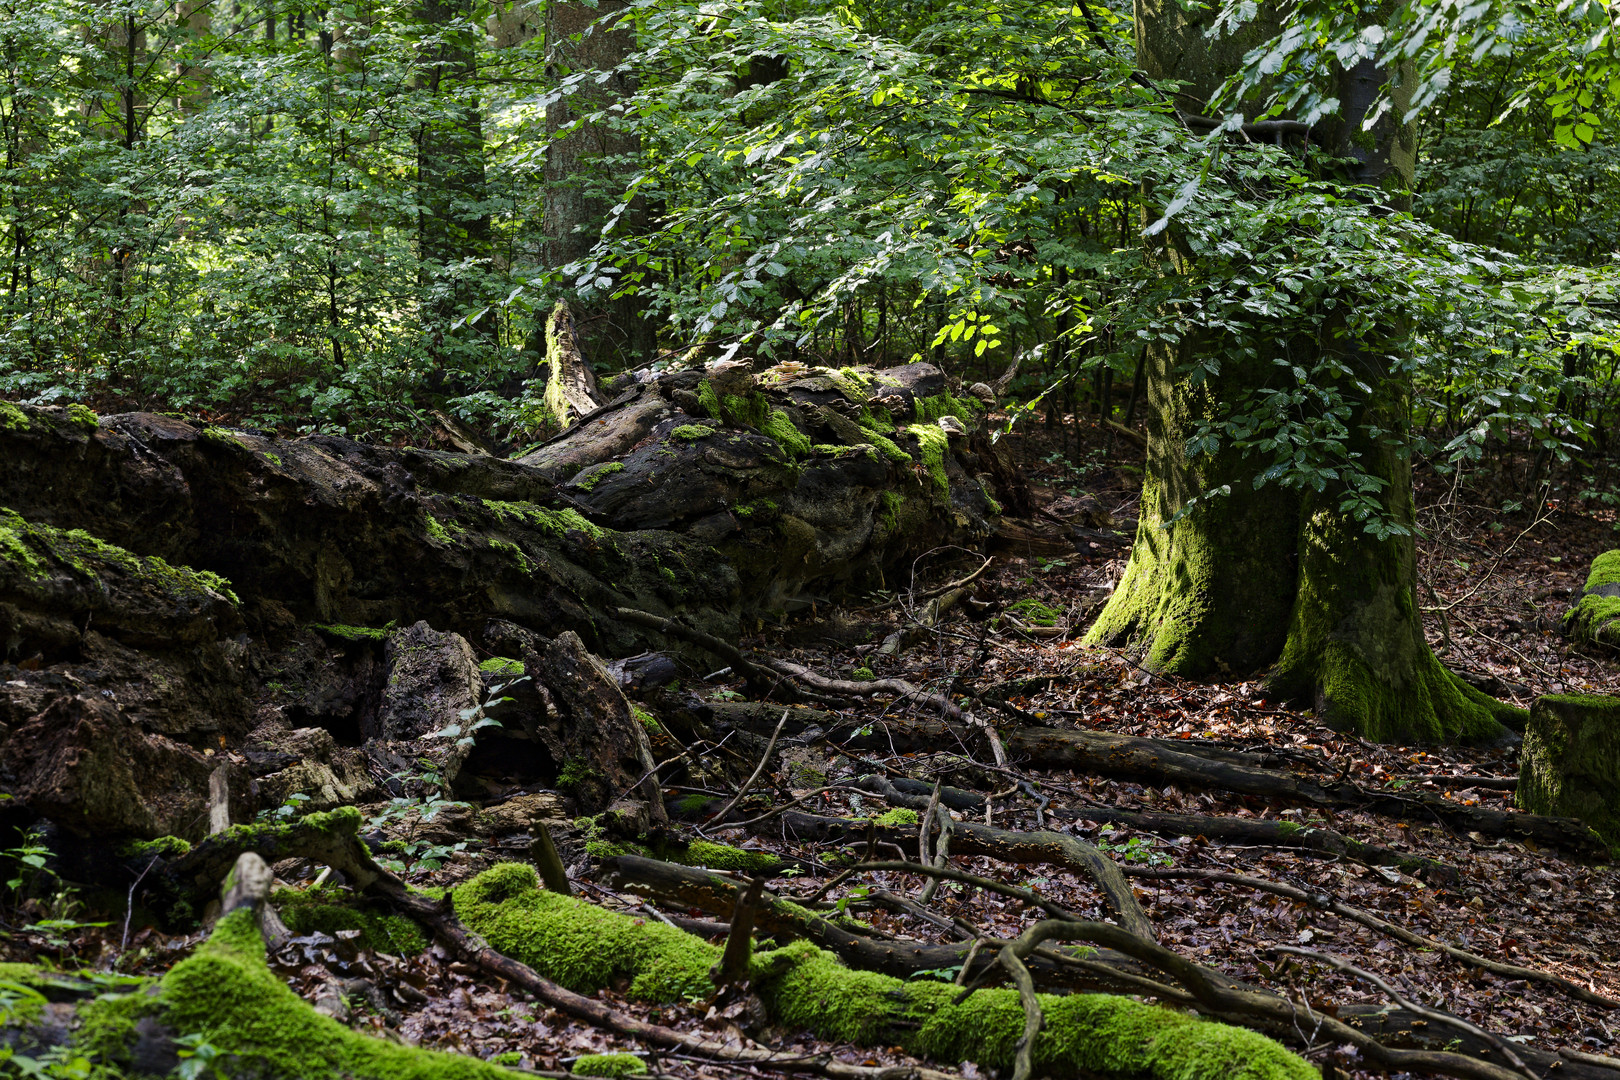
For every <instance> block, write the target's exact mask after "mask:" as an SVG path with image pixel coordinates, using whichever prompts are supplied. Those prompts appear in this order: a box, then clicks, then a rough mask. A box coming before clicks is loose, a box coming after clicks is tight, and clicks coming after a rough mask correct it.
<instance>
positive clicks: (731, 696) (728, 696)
mask: <svg viewBox="0 0 1620 1080" xmlns="http://www.w3.org/2000/svg"><path fill="white" fill-rule="evenodd" d="M709 696H710V697H712V698H713V699H714V700H716V701H741V700H742V695H741V694H739V693H737V691H735V690H716V691H715V692H714V693H712V694H710V695H709Z"/></svg>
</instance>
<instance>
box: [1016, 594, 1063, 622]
mask: <svg viewBox="0 0 1620 1080" xmlns="http://www.w3.org/2000/svg"><path fill="white" fill-rule="evenodd" d="M1007 610H1008V611H1011V612H1012V613H1013V614H1015V615H1017V616H1018V617H1019V618H1021V619H1023V620H1024V621H1025V622H1027V623H1033V624H1034V625H1036V626H1056V625H1057V624H1058V620H1059V619H1061V618H1063V610H1062V609H1061V608H1055V607H1052V606H1051V605H1050V604H1043V603H1041V602H1040V601H1039V600H1037V599H1035V598H1034V597H1025V598H1024V599H1022V600H1019V601H1017V602H1015V603H1012V604H1009V605H1007Z"/></svg>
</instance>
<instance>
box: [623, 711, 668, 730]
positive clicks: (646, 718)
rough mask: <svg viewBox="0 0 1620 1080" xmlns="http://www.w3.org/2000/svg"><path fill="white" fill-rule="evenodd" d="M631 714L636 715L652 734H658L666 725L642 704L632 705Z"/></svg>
mask: <svg viewBox="0 0 1620 1080" xmlns="http://www.w3.org/2000/svg"><path fill="white" fill-rule="evenodd" d="M630 715H631V716H634V717H635V718H636V720H637V721H638V722H640V724H641V726H642V727H644V728H646V729H647V730H648V731H649V732H651V733H652V734H655V735H656V734H659V733H661V732H662V731H663V730H664V725H663V724H660V723H659V722H658V717H656V716H654V715H653V714H652V713H650V712H648V711H647V710H646V709H643V708H642V707H641V706H640V705H632V706H630Z"/></svg>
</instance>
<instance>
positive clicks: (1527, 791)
mask: <svg viewBox="0 0 1620 1080" xmlns="http://www.w3.org/2000/svg"><path fill="white" fill-rule="evenodd" d="M1516 799H1517V802H1518V805H1519V808H1520V809H1522V810H1529V811H1532V812H1534V813H1537V814H1556V815H1560V816H1564V817H1573V818H1577V819H1579V820H1580V821H1582V822H1584V823H1585V824H1586V825H1588V826H1590V827H1591V828H1592V829H1594V830H1595V831H1596V832H1597V833H1598V835H1599V836H1601V837H1602V838H1603V840H1604V841H1605V842H1606V843H1607V844H1608V845H1609V846H1610V847H1611V848H1614V849H1620V697H1587V696H1584V695H1579V694H1560V695H1557V696H1550V697H1544V698H1540V699H1538V700H1537V701H1536V703H1535V704H1534V705H1533V706H1531V708H1530V726H1529V727H1528V728H1527V729H1526V730H1525V734H1524V746H1523V748H1522V749H1521V751H1520V757H1519V786H1518V790H1517V794H1516Z"/></svg>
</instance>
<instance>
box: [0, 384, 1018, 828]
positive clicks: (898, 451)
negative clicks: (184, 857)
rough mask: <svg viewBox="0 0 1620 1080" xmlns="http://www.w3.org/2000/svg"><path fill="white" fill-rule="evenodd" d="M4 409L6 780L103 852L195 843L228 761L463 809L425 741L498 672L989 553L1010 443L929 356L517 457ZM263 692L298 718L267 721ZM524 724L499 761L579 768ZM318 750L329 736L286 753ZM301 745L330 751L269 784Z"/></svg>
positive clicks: (662, 413) (702, 395) (1, 611)
mask: <svg viewBox="0 0 1620 1080" xmlns="http://www.w3.org/2000/svg"><path fill="white" fill-rule="evenodd" d="M594 400H595V399H592V401H593V402H594ZM579 404H580V405H581V407H583V404H584V402H580V403H579ZM6 418H7V422H6V423H5V424H4V425H0V508H6V509H4V510H3V511H0V513H3V514H4V520H3V522H0V527H3V528H4V530H5V532H6V535H7V536H8V537H10V536H16V537H18V538H19V539H18V540H17V541H16V543H8V544H7V545H6V546H5V548H4V554H3V555H0V640H3V641H4V642H5V646H4V653H3V654H0V672H3V674H4V678H0V683H3V687H4V688H3V690H0V744H5V745H6V746H7V747H8V750H7V753H6V756H7V760H8V763H9V764H11V765H12V766H13V767H12V769H11V770H10V772H9V773H7V774H5V775H0V786H4V787H6V788H7V793H9V794H12V795H14V796H18V797H19V798H18V802H20V803H22V804H25V805H26V806H28V807H30V808H33V809H34V810H35V811H36V812H39V813H45V814H46V815H47V816H50V817H52V818H55V819H56V820H59V821H62V822H63V823H65V824H67V825H69V827H71V828H74V829H78V830H80V831H83V832H91V831H95V832H100V833H104V834H121V835H125V836H139V837H148V838H155V837H157V836H159V835H163V834H169V833H173V834H180V835H185V836H188V837H190V838H193V839H195V838H197V837H199V836H200V835H201V833H202V831H203V829H204V828H206V822H207V814H206V808H207V799H208V776H209V775H210V774H211V773H212V772H213V771H214V769H215V768H216V767H217V766H219V765H220V764H221V762H218V761H208V760H207V759H206V757H207V754H209V753H219V752H221V751H225V752H227V753H229V754H232V755H234V754H237V753H240V752H242V751H247V752H249V753H250V754H251V755H254V756H251V757H248V758H247V765H246V767H245V768H246V770H247V771H248V772H251V773H253V774H255V776H257V777H258V778H262V779H266V780H267V781H269V782H267V783H266V784H265V791H266V792H267V793H270V792H274V793H275V795H274V796H273V797H278V798H286V797H288V796H290V795H293V794H310V795H312V796H313V797H317V798H319V799H320V800H322V802H323V804H325V805H330V804H332V803H333V802H336V801H339V800H343V799H348V798H354V797H357V796H359V795H360V794H361V792H362V791H368V792H369V791H374V790H375V785H376V784H378V783H381V782H384V779H383V778H389V779H387V780H386V784H387V786H388V787H389V789H390V790H391V791H395V793H396V794H397V793H399V792H398V791H397V790H395V789H396V788H400V787H401V786H403V787H410V786H411V785H412V784H413V783H414V784H416V786H417V787H421V786H422V783H420V782H418V781H413V780H411V779H410V778H409V776H410V774H411V773H413V772H421V769H420V767H419V765H418V763H419V762H420V761H421V760H423V758H424V756H425V757H427V758H428V759H430V761H431V766H432V767H431V770H430V772H431V774H432V779H431V780H429V781H427V783H436V784H439V785H440V786H443V787H449V786H451V785H452V784H454V783H456V782H457V781H456V774H457V772H458V771H459V769H460V767H461V764H462V761H463V760H464V759H465V758H466V756H467V754H468V753H469V752H471V753H477V751H476V749H469V745H468V744H467V743H466V742H465V740H464V739H463V738H460V737H453V738H452V737H448V736H446V737H444V738H443V739H441V740H440V742H438V743H435V744H434V745H433V747H432V748H431V752H425V751H424V749H423V746H422V745H421V744H422V742H423V740H424V739H425V738H426V739H429V740H430V741H431V736H432V735H433V733H434V732H436V731H446V730H448V729H449V727H451V726H453V725H454V724H455V723H456V722H457V717H458V715H460V714H464V713H468V711H469V710H474V711H475V712H474V713H473V714H471V715H473V716H474V719H477V717H478V715H480V714H477V713H476V710H477V709H478V708H479V706H480V702H479V700H478V698H479V697H480V695H481V693H482V690H483V685H482V682H483V681H482V680H480V679H479V678H478V677H477V672H476V670H475V668H476V664H475V662H474V661H475V658H476V657H477V656H488V655H491V654H493V655H494V656H497V657H508V658H510V659H512V661H513V662H514V663H516V662H519V661H520V660H521V659H522V657H523V656H524V655H525V652H524V650H528V651H532V652H534V653H536V654H537V655H539V654H544V653H545V643H546V642H548V641H550V640H551V639H552V638H553V637H555V636H556V635H558V634H560V633H562V632H564V631H573V632H574V633H576V634H577V635H578V637H579V639H580V641H581V643H582V645H583V647H584V648H585V649H589V650H591V651H593V652H596V653H599V654H602V655H606V656H614V655H619V656H623V655H629V654H633V653H636V652H640V651H643V650H645V649H646V648H648V647H649V646H650V647H662V646H665V645H667V644H670V641H669V640H668V639H666V638H665V636H664V635H662V634H660V633H658V631H657V630H656V629H653V628H651V627H649V626H647V625H646V624H644V623H635V622H630V621H626V620H622V619H621V618H619V617H618V616H617V614H616V613H617V612H618V611H619V610H620V609H629V608H633V609H636V610H638V611H644V612H649V613H651V614H652V615H653V616H655V617H657V618H661V619H664V620H666V625H669V623H668V620H671V619H672V618H674V617H676V616H679V618H680V620H681V622H680V625H681V626H683V627H690V628H692V629H694V630H696V631H698V632H702V633H708V634H710V635H711V636H712V637H715V638H732V639H735V638H736V637H737V636H738V635H739V633H740V631H741V628H742V627H743V626H744V625H752V623H753V622H754V620H755V619H757V618H758V617H760V616H761V615H765V614H770V613H780V612H785V611H789V610H793V609H795V608H798V607H801V606H805V605H808V604H812V603H816V602H819V601H821V600H823V599H825V598H827V597H830V596H833V595H835V594H837V593H838V592H840V591H841V590H844V589H848V588H865V587H868V586H871V585H874V584H880V583H881V582H882V581H883V580H884V575H885V573H886V572H887V571H888V569H889V568H890V567H892V566H894V565H896V564H897V563H900V562H902V561H905V560H909V559H910V558H912V557H914V556H915V555H916V554H918V553H919V552H920V551H922V550H924V549H925V547H932V546H933V545H935V544H937V543H940V542H947V543H949V542H959V543H963V544H966V545H970V546H971V545H975V544H978V543H979V542H981V541H982V540H983V538H984V537H986V536H987V535H989V533H990V532H991V531H992V528H993V525H992V520H993V519H994V517H995V503H994V500H993V497H992V494H991V490H990V489H991V488H992V487H993V480H994V477H993V473H994V471H995V470H994V469H991V468H989V465H990V464H991V463H990V462H989V461H988V460H987V459H986V458H985V457H984V454H985V453H987V452H988V451H987V450H986V449H985V448H984V447H980V448H979V449H975V448H974V447H975V445H976V444H972V443H971V442H970V440H969V439H967V438H965V437H963V436H962V435H959V434H953V432H963V431H967V432H970V433H971V432H972V431H977V430H979V429H980V428H981V427H982V423H983V406H982V405H981V404H980V403H979V402H977V401H976V400H973V399H968V398H959V397H957V396H956V395H955V393H954V392H953V388H952V384H951V383H949V382H948V381H947V379H946V378H945V376H944V375H943V374H942V373H941V372H940V371H939V370H938V369H936V368H933V367H931V366H930V365H927V364H913V365H908V366H905V367H901V368H895V369H891V370H889V371H884V372H877V371H868V370H857V369H845V370H842V371H830V370H823V369H800V370H798V371H792V372H785V373H782V374H781V377H780V378H776V377H771V376H770V373H767V375H766V376H765V377H761V378H756V377H755V376H754V375H752V374H751V373H749V372H748V371H747V370H746V368H743V369H736V368H730V369H724V370H721V369H716V370H715V371H714V372H712V373H710V374H709V375H707V376H706V375H705V373H704V372H701V371H681V372H675V373H671V374H668V375H664V376H659V377H657V378H652V379H649V380H648V381H646V382H642V383H635V384H633V385H629V386H627V387H626V388H624V390H623V391H622V392H621V393H620V394H619V395H618V397H616V398H615V399H614V400H613V401H612V402H610V403H609V404H608V405H606V406H602V407H599V408H598V407H594V405H593V408H592V409H591V410H590V411H589V413H588V415H586V416H585V417H583V418H582V419H581V422H580V423H578V424H576V425H574V426H573V427H571V428H570V429H569V430H568V431H567V432H565V433H564V434H563V436H562V437H560V438H559V439H557V440H554V441H553V442H551V443H549V444H547V445H545V446H542V447H540V448H539V449H537V450H535V451H534V452H532V453H531V454H529V455H528V456H526V457H525V458H523V459H522V460H520V461H507V460H502V459H499V458H495V457H491V456H488V455H481V454H478V455H462V454H449V453H441V452H436V451H429V450H420V449H414V448H393V447H386V446H375V445H367V444H362V443H358V442H353V441H350V440H346V439H339V438H332V437H325V436H313V437H308V438H275V437H271V436H267V435H263V434H259V433H255V432H250V431H234V430H226V429H222V428H216V427H208V426H204V425H200V424H193V423H188V422H186V421H183V420H178V419H175V418H172V417H165V416H156V415H152V414H146V413H132V414H127V415H122V416H109V417H106V418H97V417H95V416H93V415H92V414H90V413H89V412H88V411H87V410H84V409H82V408H79V407H75V408H73V409H61V408H36V407H30V406H21V407H10V406H8V411H7V413H6ZM942 420H945V421H947V423H944V424H943V425H942V423H941V421H942ZM986 445H987V444H986ZM987 485H988V486H987ZM115 545H116V546H115ZM394 626H402V627H406V628H413V627H417V628H419V632H420V634H421V635H425V636H436V640H438V641H440V642H441V643H442V644H444V646H445V648H452V650H453V651H454V650H459V653H460V658H459V660H457V661H456V663H455V664H454V665H453V666H454V667H455V668H456V669H457V671H458V672H460V673H461V675H462V676H465V677H462V678H461V682H462V683H464V684H465V687H464V690H463V691H461V692H458V693H454V694H452V693H450V690H451V689H452V687H451V686H450V682H449V681H446V680H444V679H437V680H430V681H431V682H432V683H433V686H432V691H433V692H432V693H430V694H425V695H424V694H419V693H417V691H416V690H415V689H413V688H412V687H411V686H406V685H403V684H401V685H400V686H397V687H395V688H394V689H393V690H390V689H389V686H390V685H392V684H391V683H379V682H378V681H377V680H378V677H379V673H380V672H382V671H384V670H387V671H388V672H389V676H388V677H389V679H392V678H393V677H394V675H395V674H397V673H398V670H397V669H399V666H400V665H399V664H398V663H396V662H395V660H394V659H393V657H395V655H396V654H397V652H398V649H399V648H400V647H402V643H401V642H399V641H396V639H395V637H394V636H391V635H390V630H389V628H390V627H394ZM400 632H401V631H392V634H393V635H397V634H399V633H400ZM413 632H417V631H415V630H413ZM525 642H526V644H525ZM514 643H517V644H518V648H517V649H515V650H514V648H513V644H514ZM673 644H674V645H675V647H676V648H678V649H685V648H687V645H686V643H685V642H684V641H681V640H678V639H677V640H675V641H674V642H673ZM410 647H411V648H415V647H416V646H415V644H411V646H410ZM390 650H393V651H390ZM334 660H336V661H339V662H340V664H341V665H343V666H344V667H346V668H347V671H346V672H345V673H344V674H343V676H342V677H341V678H338V679H336V680H333V678H332V677H331V676H330V675H328V674H327V673H326V670H327V669H329V668H331V667H332V666H333V664H332V662H333V661H334ZM19 661H20V662H22V663H21V665H20V666H11V665H13V664H16V663H17V662H19ZM289 662H291V663H292V664H293V665H295V666H296V668H297V672H296V675H297V677H298V679H301V680H302V682H299V681H296V680H295V679H294V678H292V677H290V676H291V675H292V674H294V673H291V672H288V671H287V669H288V667H289ZM531 678H533V676H532V675H531ZM334 681H335V682H336V683H339V684H347V685H348V686H350V687H353V686H362V687H371V688H373V689H370V690H366V691H364V692H360V693H355V692H353V691H352V690H343V691H335V690H332V689H331V687H330V686H328V685H327V684H328V683H332V682H334ZM263 684H273V685H275V686H276V687H277V689H276V691H275V692H276V694H277V698H276V701H275V706H276V708H277V710H278V711H279V713H280V715H281V722H280V723H277V724H269V725H266V724H264V723H261V722H260V721H262V720H263V717H259V716H255V715H254V714H253V711H252V708H251V707H250V706H251V704H252V702H253V701H254V698H255V695H256V693H257V691H258V690H259V688H260V686H261V685H263ZM316 684H320V686H319V687H317V686H316ZM540 692H541V688H540V687H537V686H530V687H528V688H526V689H523V690H519V691H517V692H516V696H518V697H520V698H521V697H523V696H524V695H528V696H530V697H535V698H538V695H539V693H540ZM452 697H455V698H457V700H455V701H451V700H450V698H452ZM413 704H414V705H415V706H418V707H417V708H416V709H415V712H414V713H413ZM564 705H565V708H564V709H563V710H562V711H563V713H564V716H563V719H564V720H565V721H567V720H569V717H567V715H566V713H567V709H566V701H565V702H564ZM507 709H508V711H509V712H511V711H514V710H515V711H517V712H523V711H525V710H527V715H528V716H529V717H530V718H531V720H530V721H527V722H525V723H524V724H523V726H522V731H521V732H518V731H516V729H513V728H510V727H509V728H508V729H507V730H506V731H501V730H494V731H490V730H484V731H483V732H482V734H481V735H480V739H481V740H483V741H486V742H487V741H491V740H493V741H495V742H499V743H500V745H501V748H502V752H503V753H504V751H506V750H511V751H513V760H527V759H529V758H535V759H536V760H540V761H546V760H549V767H550V768H551V770H552V773H553V776H554V774H555V771H556V769H557V768H560V767H561V763H560V762H559V761H558V760H557V758H558V757H559V751H560V756H561V757H564V758H568V757H578V756H580V755H578V754H577V753H573V752H570V751H569V750H568V748H567V747H566V746H561V745H560V744H559V745H555V746H553V745H549V744H548V745H547V751H549V758H548V753H546V752H542V751H540V750H539V749H537V746H538V744H539V743H544V742H545V739H544V735H545V730H544V725H543V724H540V723H538V722H534V721H533V720H532V718H533V717H535V716H537V715H539V714H540V713H544V712H546V709H545V707H544V704H543V703H542V702H538V701H536V702H535V703H532V704H529V705H524V704H523V703H522V702H520V703H519V705H513V706H507ZM103 714H105V715H103ZM416 714H421V715H420V716H417V715H416ZM428 714H431V718H430V719H429V718H427V716H428ZM413 716H414V717H415V718H414V719H412V717H413ZM417 721H420V722H417ZM502 722H503V723H505V721H502ZM255 724H257V725H258V730H259V734H258V736H256V738H257V740H258V741H257V742H256V743H255V744H254V745H246V744H245V743H244V737H245V736H246V735H247V732H248V730H249V729H250V728H252V727H254V726H255ZM462 726H463V727H469V726H471V724H463V725H462ZM635 726H636V725H633V724H632V725H631V727H635ZM320 728H325V729H326V730H327V731H328V732H329V733H330V734H332V735H333V736H334V737H335V739H336V743H335V745H334V746H332V747H330V748H326V749H325V750H320V749H319V748H317V752H316V753H314V754H313V755H311V754H309V753H305V752H303V751H302V750H300V749H298V748H292V747H293V744H294V743H295V742H296V743H299V744H300V746H301V745H302V744H303V743H307V742H309V740H308V739H307V738H300V737H298V736H296V732H299V731H309V730H316V729H320ZM25 731H26V732H27V733H28V737H27V738H26V739H24V738H22V737H21V736H22V734H23V733H24V732H25ZM525 739H526V740H527V743H525V742H524V740H525ZM474 741H475V742H477V741H479V740H474ZM563 741H564V742H566V740H563ZM362 745H363V748H364V753H360V752H359V751H360V749H361V747H362ZM289 748H291V749H289ZM98 754H100V755H101V756H100V757H98V756H97V755H98ZM286 754H292V755H293V757H294V758H302V759H306V760H302V761H287V762H284V763H281V764H282V767H281V768H279V769H271V768H266V767H265V764H266V763H267V762H271V761H272V759H274V758H275V756H276V755H286ZM635 756H638V759H639V755H635ZM311 757H313V758H314V759H315V760H308V759H310V758H311ZM103 758H105V761H103ZM485 760H486V761H488V760H490V755H488V754H486V755H485ZM96 762H102V763H103V764H105V766H106V767H105V768H100V769H99V771H96V775H95V776H94V777H91V776H90V772H89V771H87V770H89V769H90V765H92V764H94V763H96ZM241 762H242V758H239V757H235V756H232V757H230V758H229V763H230V765H231V768H232V769H235V770H237V771H238V772H239V773H242V770H243V768H244V766H243V765H242V764H241ZM64 763H67V764H64ZM69 764H70V765H71V766H72V767H71V768H68V765H69ZM598 772H602V773H604V774H605V772H604V770H598ZM294 773H297V774H298V775H297V776H294V775H293V774H294ZM277 774H279V775H277ZM401 777H403V778H404V779H399V778H401ZM226 786H227V787H228V789H229V791H230V793H231V797H232V800H233V805H232V806H231V808H230V817H231V820H233V821H245V820H250V819H251V818H252V816H253V814H254V813H255V811H256V810H258V809H259V808H260V807H258V806H256V805H252V799H251V798H250V797H249V795H250V792H251V790H252V784H251V783H250V777H249V776H248V775H246V773H242V775H232V776H231V777H230V779H229V783H228V784H227V785H226ZM412 790H415V789H414V788H413V789H412ZM143 793H144V794H143ZM616 794H623V792H622V791H618V792H616ZM98 799H99V800H100V801H99V802H98V801H97V800H98ZM644 801H649V805H650V806H652V808H653V809H654V811H655V816H656V805H655V804H656V799H655V798H651V797H648V798H647V799H644Z"/></svg>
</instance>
